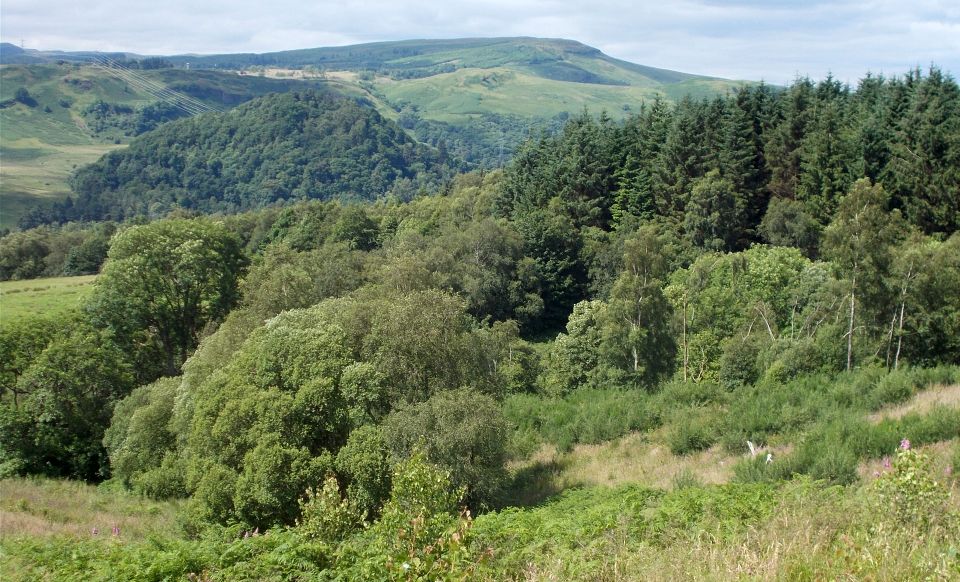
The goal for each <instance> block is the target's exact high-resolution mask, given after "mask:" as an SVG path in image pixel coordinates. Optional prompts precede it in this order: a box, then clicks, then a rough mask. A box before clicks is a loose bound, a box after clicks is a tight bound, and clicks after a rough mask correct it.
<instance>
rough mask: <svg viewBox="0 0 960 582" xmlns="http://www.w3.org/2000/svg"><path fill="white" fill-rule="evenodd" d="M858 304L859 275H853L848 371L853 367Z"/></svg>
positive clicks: (848, 340) (848, 333) (848, 330)
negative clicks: (855, 316) (854, 331)
mask: <svg viewBox="0 0 960 582" xmlns="http://www.w3.org/2000/svg"><path fill="white" fill-rule="evenodd" d="M856 305H857V275H856V273H854V275H853V284H852V285H851V286H850V325H849V326H848V327H847V371H848V372H849V371H850V369H851V368H853V318H854V315H855V309H856Z"/></svg>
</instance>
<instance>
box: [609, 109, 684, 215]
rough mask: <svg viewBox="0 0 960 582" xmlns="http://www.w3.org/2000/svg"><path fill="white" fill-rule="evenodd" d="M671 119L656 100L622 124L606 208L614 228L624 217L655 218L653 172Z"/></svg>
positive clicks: (655, 204) (668, 113)
mask: <svg viewBox="0 0 960 582" xmlns="http://www.w3.org/2000/svg"><path fill="white" fill-rule="evenodd" d="M671 120H672V113H671V110H670V109H669V108H668V107H667V105H666V103H664V102H663V100H661V99H659V98H658V99H657V100H656V101H654V103H653V105H651V106H650V108H649V109H648V108H646V107H644V108H643V109H642V110H641V112H640V114H639V115H637V116H634V117H631V118H630V119H629V120H627V122H626V123H625V124H624V127H623V130H622V131H621V132H620V139H619V145H618V147H617V150H618V151H620V152H622V153H623V160H622V162H621V163H620V167H619V168H618V169H617V171H616V173H615V179H616V184H617V186H616V188H617V189H616V192H615V194H614V200H613V206H612V207H611V209H610V212H611V215H612V218H613V222H614V225H615V226H616V225H619V224H620V223H621V222H623V221H624V219H625V218H626V217H627V216H637V217H640V218H643V219H646V220H649V219H652V218H653V217H655V216H656V214H657V208H658V204H657V196H658V195H659V191H658V190H657V189H656V187H655V179H654V173H655V172H656V163H657V159H658V157H659V155H660V150H661V148H662V147H663V144H664V142H665V141H666V137H667V132H668V131H669V129H670V124H671Z"/></svg>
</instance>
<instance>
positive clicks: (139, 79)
mask: <svg viewBox="0 0 960 582" xmlns="http://www.w3.org/2000/svg"><path fill="white" fill-rule="evenodd" d="M90 64H91V65H93V66H94V67H96V68H98V69H101V70H104V71H106V72H108V73H110V74H111V75H113V76H115V77H117V78H118V79H120V80H121V81H123V82H125V83H127V84H128V85H130V86H132V87H134V88H135V89H137V90H139V91H141V92H144V93H147V94H148V95H150V96H151V97H153V98H154V99H157V100H159V101H163V102H165V103H169V104H170V105H172V106H174V107H176V108H177V109H179V110H181V111H183V112H184V113H186V114H187V115H199V114H201V113H210V112H213V111H220V109H219V108H217V107H213V106H211V105H208V104H207V103H204V102H203V101H200V100H199V99H196V98H194V97H190V96H189V95H185V94H183V93H180V92H178V91H174V90H173V89H170V88H169V87H167V86H165V85H163V84H162V83H158V82H157V81H155V80H153V79H150V78H149V77H146V76H144V75H142V74H140V73H138V72H136V71H133V70H131V69H128V68H127V67H124V66H123V65H121V64H120V63H118V62H116V61H114V60H113V59H110V58H108V57H104V56H96V55H94V56H91V57H90Z"/></svg>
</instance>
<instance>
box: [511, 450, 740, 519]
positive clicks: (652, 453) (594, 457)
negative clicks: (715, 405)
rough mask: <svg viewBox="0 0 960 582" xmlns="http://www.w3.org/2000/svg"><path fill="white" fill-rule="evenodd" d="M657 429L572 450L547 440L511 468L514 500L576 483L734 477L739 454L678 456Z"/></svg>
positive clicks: (531, 499) (660, 483) (538, 497)
mask: <svg viewBox="0 0 960 582" xmlns="http://www.w3.org/2000/svg"><path fill="white" fill-rule="evenodd" d="M655 434H656V433H653V434H640V433H633V434H629V435H627V436H625V437H621V438H619V439H615V440H612V441H609V442H606V443H602V444H596V445H582V444H581V445H577V446H575V447H574V448H573V450H572V451H570V452H568V453H562V452H558V451H557V450H556V447H554V446H552V445H544V446H542V447H541V448H540V449H539V450H538V451H537V452H536V453H534V454H533V455H531V456H530V457H528V458H526V459H524V460H522V461H517V462H514V463H512V464H511V465H510V466H509V467H508V468H509V469H510V471H511V472H512V473H513V474H514V475H515V479H516V481H517V483H516V487H515V498H513V499H510V500H509V503H510V504H517V505H530V504H534V503H537V502H539V501H542V500H543V499H546V498H548V497H550V496H552V495H554V494H556V493H559V492H560V491H563V490H564V489H570V488H573V487H584V486H604V487H616V486H619V485H624V484H628V483H634V484H640V485H645V486H648V487H659V488H670V487H672V486H673V485H674V484H675V483H676V481H677V480H678V479H686V480H689V479H693V480H695V481H697V482H700V483H702V484H718V483H726V482H728V481H729V480H730V478H731V477H732V476H733V465H734V464H735V462H736V461H737V457H735V456H732V455H729V454H727V453H725V452H723V450H722V449H721V448H720V447H719V446H715V447H712V448H710V449H709V450H706V451H701V452H698V453H695V454H691V455H687V456H682V457H678V456H676V455H674V454H672V453H671V452H670V449H669V447H667V446H666V445H664V444H663V443H661V442H658V441H656V440H653V437H655Z"/></svg>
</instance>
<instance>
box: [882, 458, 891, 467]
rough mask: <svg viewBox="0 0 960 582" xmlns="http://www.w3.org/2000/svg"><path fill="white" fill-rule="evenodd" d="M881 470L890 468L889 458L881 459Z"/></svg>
mask: <svg viewBox="0 0 960 582" xmlns="http://www.w3.org/2000/svg"><path fill="white" fill-rule="evenodd" d="M883 468H884V469H889V468H890V457H884V458H883Z"/></svg>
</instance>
